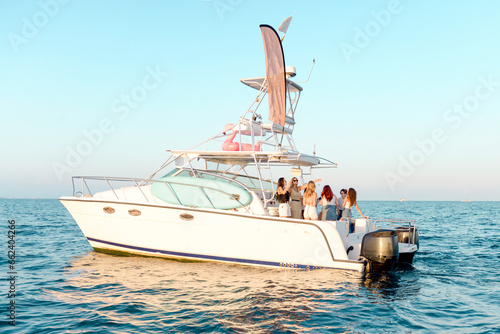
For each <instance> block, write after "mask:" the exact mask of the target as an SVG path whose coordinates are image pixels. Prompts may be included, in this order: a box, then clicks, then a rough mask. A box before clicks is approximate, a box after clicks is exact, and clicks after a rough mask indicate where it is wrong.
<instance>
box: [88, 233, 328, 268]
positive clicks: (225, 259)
mask: <svg viewBox="0 0 500 334" xmlns="http://www.w3.org/2000/svg"><path fill="white" fill-rule="evenodd" d="M87 240H90V241H95V242H100V243H103V244H107V245H112V246H118V247H122V248H127V249H131V250H137V251H142V252H149V253H160V254H163V255H171V256H176V257H183V258H189V259H202V260H212V261H223V262H233V263H243V264H254V265H260V266H271V267H278V268H296V269H334V268H329V267H317V266H309V265H304V264H293V266H287V263H280V262H271V261H258V260H248V259H238V258H234V257H222V256H213V255H203V254H191V253H181V252H173V251H166V250H161V249H153V248H146V247H137V246H130V245H124V244H119V243H116V242H111V241H105V240H100V239H95V238H90V237H87Z"/></svg>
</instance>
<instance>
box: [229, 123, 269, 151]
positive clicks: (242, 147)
mask: <svg viewBox="0 0 500 334" xmlns="http://www.w3.org/2000/svg"><path fill="white" fill-rule="evenodd" d="M233 127H234V125H233V124H231V123H229V124H226V126H224V134H225V132H226V131H233V130H232V129H233ZM237 134H238V132H237V131H233V133H231V134H230V135H229V136H228V137H227V139H226V140H225V141H224V143H223V144H222V150H223V151H260V141H259V142H257V144H255V147H252V144H245V143H241V144H240V143H235V142H233V140H234V137H236V135H237Z"/></svg>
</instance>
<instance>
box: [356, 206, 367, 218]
mask: <svg viewBox="0 0 500 334" xmlns="http://www.w3.org/2000/svg"><path fill="white" fill-rule="evenodd" d="M354 206H355V207H356V209H358V212H359V214H360V215H361V217H363V218H365V219H366V216H365V215H364V214H362V213H361V210H360V209H359V206H358V203H356V204H354Z"/></svg>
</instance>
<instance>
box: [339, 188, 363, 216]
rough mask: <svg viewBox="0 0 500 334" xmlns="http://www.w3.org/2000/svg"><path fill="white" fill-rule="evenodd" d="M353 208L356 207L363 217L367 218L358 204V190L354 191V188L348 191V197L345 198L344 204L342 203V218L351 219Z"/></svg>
mask: <svg viewBox="0 0 500 334" xmlns="http://www.w3.org/2000/svg"><path fill="white" fill-rule="evenodd" d="M353 206H355V207H356V209H357V210H358V212H359V214H360V215H361V217H363V218H366V216H365V215H364V214H363V213H362V212H361V210H360V209H359V206H358V203H357V202H356V190H354V188H349V190H347V196H346V197H345V198H344V203H342V208H343V209H342V218H351V209H352V207H353Z"/></svg>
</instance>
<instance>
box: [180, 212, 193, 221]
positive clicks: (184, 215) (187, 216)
mask: <svg viewBox="0 0 500 334" xmlns="http://www.w3.org/2000/svg"><path fill="white" fill-rule="evenodd" d="M179 217H181V219H182V220H193V219H194V217H193V215H190V214H189V213H181V214H180V215H179Z"/></svg>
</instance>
